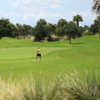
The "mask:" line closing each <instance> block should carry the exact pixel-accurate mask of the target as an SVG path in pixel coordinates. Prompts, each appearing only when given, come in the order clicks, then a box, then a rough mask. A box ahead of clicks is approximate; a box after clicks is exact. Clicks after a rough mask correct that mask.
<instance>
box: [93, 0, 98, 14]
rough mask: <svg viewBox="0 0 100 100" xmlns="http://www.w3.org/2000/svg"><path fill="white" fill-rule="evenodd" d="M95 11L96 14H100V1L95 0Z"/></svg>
mask: <svg viewBox="0 0 100 100" xmlns="http://www.w3.org/2000/svg"><path fill="white" fill-rule="evenodd" d="M93 10H94V11H95V12H96V13H98V14H99V13H100V0H94V5H93Z"/></svg>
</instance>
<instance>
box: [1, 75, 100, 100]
mask: <svg viewBox="0 0 100 100" xmlns="http://www.w3.org/2000/svg"><path fill="white" fill-rule="evenodd" d="M26 81H27V80H25V79H24V81H22V82H19V83H17V84H16V82H14V81H9V82H6V83H5V82H4V81H2V80H0V86H1V88H0V100H100V79H97V78H96V76H95V75H94V76H93V77H92V78H91V77H88V76H86V77H85V80H84V81H83V80H81V78H80V77H79V75H78V74H77V73H73V74H71V73H70V74H69V75H68V74H65V75H64V76H63V77H58V78H56V80H55V81H49V82H48V83H49V84H48V85H47V84H45V82H44V81H43V80H42V79H41V77H40V79H39V80H38V81H36V80H33V78H30V79H29V81H27V82H26Z"/></svg>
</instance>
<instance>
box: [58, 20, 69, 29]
mask: <svg viewBox="0 0 100 100" xmlns="http://www.w3.org/2000/svg"><path fill="white" fill-rule="evenodd" d="M66 24H67V21H66V20H65V19H60V20H59V21H58V24H57V25H58V27H63V26H64V25H66Z"/></svg>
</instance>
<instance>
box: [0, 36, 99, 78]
mask: <svg viewBox="0 0 100 100" xmlns="http://www.w3.org/2000/svg"><path fill="white" fill-rule="evenodd" d="M37 47H40V49H41V54H42V59H41V60H39V59H37V60H36V59H35V56H36V48H37ZM74 71H77V72H79V73H80V75H81V76H83V75H84V74H86V73H87V72H90V73H93V72H95V73H96V75H97V76H100V38H99V37H96V36H84V37H82V38H78V39H73V40H72V44H71V45H70V44H69V41H57V42H31V41H30V40H29V39H25V40H20V39H12V38H3V39H1V40H0V77H2V78H3V79H4V80H5V79H9V78H16V79H20V78H25V77H26V78H27V77H28V76H32V77H35V78H37V77H40V76H41V75H42V76H43V77H45V78H46V79H55V77H57V76H59V75H63V74H66V73H72V72H74Z"/></svg>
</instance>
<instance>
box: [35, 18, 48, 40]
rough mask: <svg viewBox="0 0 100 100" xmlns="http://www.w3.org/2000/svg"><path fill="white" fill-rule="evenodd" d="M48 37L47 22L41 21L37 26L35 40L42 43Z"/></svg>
mask: <svg viewBox="0 0 100 100" xmlns="http://www.w3.org/2000/svg"><path fill="white" fill-rule="evenodd" d="M47 36H48V34H47V22H46V21H45V19H40V20H39V21H38V22H37V24H36V26H35V40H36V41H41V40H44V39H45V37H47Z"/></svg>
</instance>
